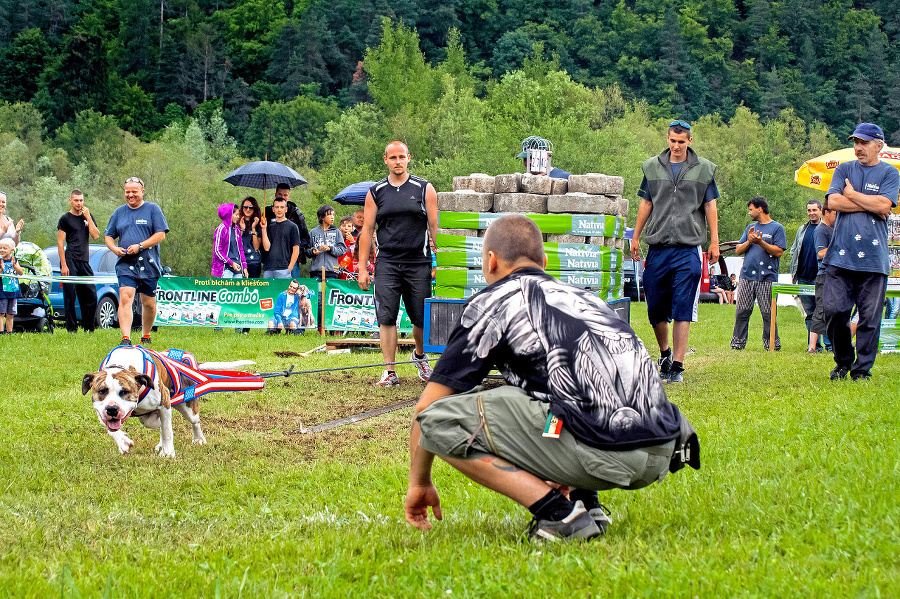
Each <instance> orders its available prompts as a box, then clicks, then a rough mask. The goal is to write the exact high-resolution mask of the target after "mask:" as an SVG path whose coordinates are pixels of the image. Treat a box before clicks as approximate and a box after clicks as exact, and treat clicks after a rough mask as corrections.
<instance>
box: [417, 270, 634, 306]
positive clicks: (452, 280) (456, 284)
mask: <svg viewBox="0 0 900 599" xmlns="http://www.w3.org/2000/svg"><path fill="white" fill-rule="evenodd" d="M547 274H549V275H550V276H552V277H555V278H557V279H559V280H560V281H562V282H564V283H568V284H569V285H574V286H575V287H590V288H596V289H598V294H599V295H600V297H601V298H603V299H604V300H606V301H610V300H613V299H620V298H621V297H623V292H624V288H623V277H622V272H621V271H617V272H604V271H597V272H579V271H551V270H548V271H547ZM485 287H487V281H485V279H484V274H482V272H481V271H480V270H474V269H471V270H438V271H437V277H436V279H435V288H434V295H435V297H445V298H450V299H467V298H469V297H471V296H472V295H474V294H475V293H477V292H479V291H481V290H482V289H484V288H485Z"/></svg>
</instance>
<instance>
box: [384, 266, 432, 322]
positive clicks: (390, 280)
mask: <svg viewBox="0 0 900 599" xmlns="http://www.w3.org/2000/svg"><path fill="white" fill-rule="evenodd" d="M372 291H373V293H374V294H375V316H376V318H378V324H379V326H381V325H384V326H395V325H396V324H397V314H398V312H399V311H400V298H401V297H402V298H403V305H404V307H405V308H406V315H407V316H409V320H410V322H412V325H413V326H414V327H419V328H423V327H424V326H425V300H426V299H428V298H429V297H431V264H428V263H423V264H395V263H392V262H387V261H385V260H376V261H375V282H374V283H373V284H372Z"/></svg>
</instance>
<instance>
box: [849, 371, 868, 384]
mask: <svg viewBox="0 0 900 599" xmlns="http://www.w3.org/2000/svg"><path fill="white" fill-rule="evenodd" d="M850 378H851V379H852V380H853V382H856V381H868V380H869V379H871V378H872V375H871V374H869V373H868V372H854V373H852V374H851V375H850Z"/></svg>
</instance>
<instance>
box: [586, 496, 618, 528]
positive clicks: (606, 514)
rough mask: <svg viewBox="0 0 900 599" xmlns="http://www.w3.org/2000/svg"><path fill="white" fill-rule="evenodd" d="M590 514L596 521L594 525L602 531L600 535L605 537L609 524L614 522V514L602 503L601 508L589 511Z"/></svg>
mask: <svg viewBox="0 0 900 599" xmlns="http://www.w3.org/2000/svg"><path fill="white" fill-rule="evenodd" d="M588 513H589V514H590V515H591V518H593V519H594V524H596V525H597V528H599V529H600V534H601V535H605V534H606V529H607V528H608V527H609V523H610V522H612V518H611V517H610V516H611V515H612V514H611V513H610V511H609V510H608V509H607V507H606V506H605V505H603V504H602V503H601V504H600V507H595V508H594V509H592V510H590V511H588Z"/></svg>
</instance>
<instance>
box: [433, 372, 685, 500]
mask: <svg viewBox="0 0 900 599" xmlns="http://www.w3.org/2000/svg"><path fill="white" fill-rule="evenodd" d="M479 402H480V404H481V405H482V406H483V413H484V426H481V424H482V420H481V416H480V415H479V412H480V410H479ZM548 412H549V409H548V405H547V404H545V403H542V402H539V401H535V400H533V399H531V397H530V396H528V394H526V393H525V392H524V391H522V390H521V389H519V388H518V387H512V386H504V387H498V388H496V389H491V390H489V391H484V392H482V393H461V394H459V395H450V396H448V397H444V398H442V399H439V400H438V401H436V402H434V403H433V404H431V405H430V406H428V407H427V408H426V409H424V410H422V412H421V413H420V414H419V416H418V421H419V426H420V428H421V430H422V437H421V439H420V441H419V445H421V446H422V447H423V448H424V449H426V450H428V451H430V452H431V453H434V454H436V455H438V456H446V457H451V458H458V459H476V458H480V457H484V456H486V455H496V456H499V457H501V458H503V459H504V460H506V461H508V462H511V463H513V464H515V465H516V466H518V467H519V468H522V469H524V470H527V471H528V472H530V473H532V474H534V475H535V476H537V477H539V478H541V479H542V480H548V481H553V482H556V483H560V484H564V485H568V486H570V487H577V488H579V489H592V490H596V491H602V490H605V489H613V488H622V489H640V488H641V487H646V486H647V485H650V484H652V483H655V482H657V481H661V480H662V479H663V478H665V476H666V474H668V473H669V461H670V459H671V457H672V452H673V451H674V450H675V441H669V442H668V443H664V444H661V445H654V446H650V447H642V448H640V449H633V450H629V451H606V450H601V449H595V448H593V447H590V446H587V445H585V444H583V443H580V442H579V441H577V440H576V439H575V438H574V437H573V436H572V434H571V433H570V432H569V431H568V430H567V429H566V427H565V425H563V429H562V433H561V434H560V436H559V438H558V439H553V438H548V437H543V436H542V433H543V432H544V426H545V425H546V423H547V414H548ZM476 431H477V433H476ZM473 433H475V434H474V437H473Z"/></svg>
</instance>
